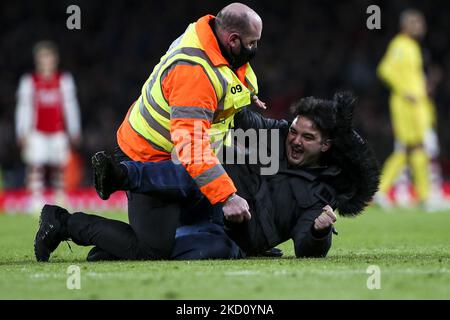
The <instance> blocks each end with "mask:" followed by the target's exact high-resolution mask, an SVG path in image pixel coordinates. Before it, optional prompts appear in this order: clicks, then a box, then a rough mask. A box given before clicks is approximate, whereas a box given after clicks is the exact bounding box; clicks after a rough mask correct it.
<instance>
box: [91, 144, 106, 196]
mask: <svg viewBox="0 0 450 320" xmlns="http://www.w3.org/2000/svg"><path fill="white" fill-rule="evenodd" d="M100 156H101V157H100ZM104 160H105V156H104V155H103V154H101V153H99V154H95V155H94V156H93V157H92V167H93V169H94V187H95V191H97V194H98V196H99V197H100V198H101V199H102V200H108V199H109V195H105V194H104V193H103V192H102V189H103V187H102V181H103V180H104V179H105V165H103V163H104Z"/></svg>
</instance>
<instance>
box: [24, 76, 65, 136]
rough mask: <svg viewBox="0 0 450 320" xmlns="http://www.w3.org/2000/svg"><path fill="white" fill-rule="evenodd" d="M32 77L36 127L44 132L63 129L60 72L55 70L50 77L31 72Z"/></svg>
mask: <svg viewBox="0 0 450 320" xmlns="http://www.w3.org/2000/svg"><path fill="white" fill-rule="evenodd" d="M32 79H33V87H34V96H33V103H34V110H35V119H36V129H37V130H38V131H41V132H44V133H55V132H60V131H64V129H65V126H64V114H63V112H64V111H63V97H62V92H61V85H60V83H61V81H60V80H61V73H59V72H56V73H54V74H53V75H52V76H51V77H50V78H44V77H42V76H40V75H38V74H36V73H33V74H32Z"/></svg>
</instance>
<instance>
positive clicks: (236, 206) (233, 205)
mask: <svg viewBox="0 0 450 320" xmlns="http://www.w3.org/2000/svg"><path fill="white" fill-rule="evenodd" d="M249 209H250V207H249V206H248V203H247V201H246V200H245V199H244V198H241V197H239V196H238V195H237V194H235V193H234V194H232V195H231V196H230V197H229V198H228V200H227V201H226V202H225V204H224V205H223V215H224V217H225V219H227V220H228V221H231V222H236V223H241V222H242V221H244V219H245V220H250V219H251V217H252V216H251V214H250V211H249Z"/></svg>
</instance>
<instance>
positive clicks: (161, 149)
mask: <svg viewBox="0 0 450 320" xmlns="http://www.w3.org/2000/svg"><path fill="white" fill-rule="evenodd" d="M127 121H128V124H129V125H130V127H131V129H133V131H134V132H136V133H137V134H138V135H139V136H140V137H141V138H142V139H144V140H145V141H147V142H148V143H149V144H150V145H151V146H152V147H153V148H155V149H156V150H159V151H164V152H167V151H166V150H164V149H163V148H162V147H160V146H158V145H157V144H155V143H154V142H153V141H151V140H149V139H147V138H146V137H144V136H143V135H142V134H140V133H139V132H137V131H136V129H134V128H133V125H132V124H131V122H130V117H128V119H127Z"/></svg>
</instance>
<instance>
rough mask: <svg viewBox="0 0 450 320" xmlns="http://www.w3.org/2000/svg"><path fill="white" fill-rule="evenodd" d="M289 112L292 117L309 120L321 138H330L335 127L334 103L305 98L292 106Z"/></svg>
mask: <svg viewBox="0 0 450 320" xmlns="http://www.w3.org/2000/svg"><path fill="white" fill-rule="evenodd" d="M291 111H292V113H293V115H294V117H297V116H300V117H305V118H308V119H309V120H311V121H312V122H313V123H314V125H315V126H316V128H317V129H318V130H319V131H320V133H321V134H322V137H323V138H332V136H333V133H334V130H335V127H336V106H335V103H334V101H332V100H323V99H318V98H314V97H307V98H303V99H301V100H300V101H299V102H297V103H295V104H293V105H292V107H291Z"/></svg>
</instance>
